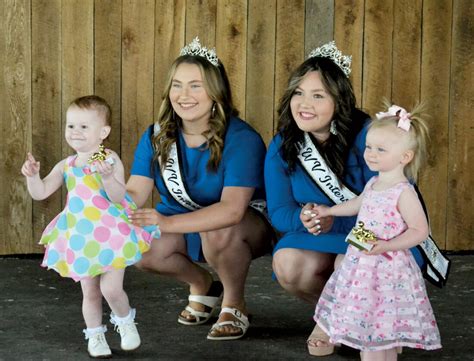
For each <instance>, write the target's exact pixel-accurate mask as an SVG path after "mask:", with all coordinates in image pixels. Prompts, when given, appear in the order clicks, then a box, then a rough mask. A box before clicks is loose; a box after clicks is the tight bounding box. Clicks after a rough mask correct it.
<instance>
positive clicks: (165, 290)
mask: <svg viewBox="0 0 474 361" xmlns="http://www.w3.org/2000/svg"><path fill="white" fill-rule="evenodd" d="M451 259H452V261H453V265H452V271H451V276H450V280H449V283H448V285H447V287H446V288H444V289H442V290H439V289H436V288H434V287H432V286H428V288H429V294H430V298H431V302H432V305H433V308H434V310H435V313H436V316H437V320H438V324H439V327H440V331H441V336H442V342H443V346H444V348H443V350H442V351H432V352H427V351H420V350H411V349H404V352H403V354H402V356H401V357H400V358H399V359H400V360H474V256H473V255H468V256H451ZM39 263H40V259H38V258H34V259H31V258H29V259H28V258H27V259H16V258H0V360H88V359H89V358H88V356H87V352H86V346H85V345H86V343H85V340H84V339H83V334H82V328H83V321H82V316H81V307H80V304H81V293H80V286H79V285H78V284H75V283H74V282H73V281H71V280H69V279H62V278H61V277H59V276H58V275H57V274H56V273H55V272H54V271H46V270H44V269H43V268H41V267H40V266H39ZM270 275H271V259H270V257H269V256H266V257H263V258H261V259H258V260H256V261H254V262H253V263H252V266H251V269H250V274H249V277H248V283H247V289H246V292H247V302H248V306H249V310H250V312H251V313H252V315H253V319H252V324H251V328H250V329H249V332H248V336H247V337H245V338H244V339H242V340H240V341H221V342H216V341H207V340H206V334H207V331H208V329H209V327H210V325H202V326H194V327H189V326H182V325H178V323H177V322H176V319H177V314H178V312H179V311H180V310H181V309H182V308H183V307H184V306H185V304H186V302H185V299H186V290H185V289H184V288H183V287H182V285H180V284H178V283H177V282H175V281H173V280H170V279H167V278H164V277H157V276H153V275H151V274H148V273H145V272H141V271H139V270H137V269H135V268H130V269H129V270H128V271H127V274H126V285H125V287H126V290H127V292H128V295H129V297H130V300H131V303H132V305H133V306H134V307H136V308H137V321H138V323H139V324H138V327H139V331H140V334H141V337H142V346H141V347H140V348H139V349H138V350H136V351H134V352H133V353H129V354H126V353H124V352H122V351H120V350H119V335H118V334H116V333H114V332H111V331H112V329H111V326H110V324H109V332H108V333H107V338H108V340H109V344H110V346H111V347H112V349H113V353H114V355H113V356H114V359H120V360H180V361H186V360H316V359H317V358H315V357H312V356H309V355H308V354H307V351H306V345H305V340H306V337H307V336H308V334H309V333H310V331H311V329H312V327H313V321H312V318H311V316H312V312H313V309H312V307H310V306H309V305H306V304H304V303H303V302H301V301H299V300H297V299H296V298H294V297H292V296H290V295H288V294H286V293H285V292H284V291H283V290H282V289H281V288H280V287H279V286H278V284H277V283H276V282H274V281H272V280H271V278H270ZM105 310H107V308H105ZM107 313H108V310H107ZM107 318H108V317H104V320H106V319H107ZM318 359H321V360H357V359H358V353H357V352H354V351H353V350H350V349H348V348H341V349H338V350H337V353H336V354H335V355H332V356H328V357H324V358H318Z"/></svg>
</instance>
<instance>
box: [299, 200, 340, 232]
mask: <svg viewBox="0 0 474 361" xmlns="http://www.w3.org/2000/svg"><path fill="white" fill-rule="evenodd" d="M327 208H328V207H326V206H323V205H317V204H314V203H306V204H305V206H304V207H303V208H302V210H301V213H300V220H301V223H303V226H304V227H305V228H306V229H307V230H308V232H309V233H311V234H314V235H315V236H317V235H319V234H320V233H321V232H322V233H327V232H329V231H330V230H331V228H332V224H333V222H334V218H333V217H332V216H325V217H323V216H322V215H321V213H325V210H326V209H327Z"/></svg>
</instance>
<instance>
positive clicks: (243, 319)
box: [207, 307, 250, 341]
mask: <svg viewBox="0 0 474 361" xmlns="http://www.w3.org/2000/svg"><path fill="white" fill-rule="evenodd" d="M223 313H230V314H231V315H232V316H234V317H235V318H236V319H237V320H234V321H222V322H216V323H215V324H213V325H212V327H211V330H210V331H209V333H208V334H207V339H208V340H214V341H226V340H238V339H239V338H242V337H244V336H245V334H246V333H247V330H248V329H249V326H250V322H249V319H248V317H247V316H245V315H244V314H243V313H242V312H240V311H239V310H238V309H237V308H233V307H224V308H223V309H222V310H221V312H220V314H223ZM222 326H233V327H237V328H240V330H241V331H242V332H241V333H239V334H237V335H227V336H212V335H211V334H212V331H214V330H216V329H218V328H219V327H222Z"/></svg>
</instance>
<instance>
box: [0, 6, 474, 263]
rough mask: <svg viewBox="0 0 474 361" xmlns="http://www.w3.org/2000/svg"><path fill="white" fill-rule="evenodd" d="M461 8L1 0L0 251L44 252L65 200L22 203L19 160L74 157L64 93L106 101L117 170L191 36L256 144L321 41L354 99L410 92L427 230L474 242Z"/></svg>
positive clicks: (465, 23)
mask: <svg viewBox="0 0 474 361" xmlns="http://www.w3.org/2000/svg"><path fill="white" fill-rule="evenodd" d="M453 4H454V5H453ZM30 7H31V9H30ZM473 18H474V14H473V2H472V1H470V0H436V1H431V0H430V1H423V0H414V1H409V0H392V1H390V0H387V1H380V0H295V1H290V0H265V1H264V0H236V1H232V0H209V1H208V0H176V1H173V0H3V1H0V69H1V71H0V131H1V132H2V134H6V135H7V136H5V137H4V139H3V141H2V142H0V174H1V175H2V176H1V177H0V179H1V181H0V182H1V183H0V187H2V189H3V190H4V192H2V194H3V195H2V196H1V202H2V203H1V207H0V219H1V223H0V225H1V226H2V228H3V229H4V230H6V231H5V232H3V233H2V236H1V237H0V254H15V253H31V252H43V249H42V247H40V246H38V245H37V244H36V243H37V240H38V238H39V236H40V232H41V231H42V230H43V228H44V226H45V225H46V223H47V222H49V221H50V220H51V218H52V217H53V216H54V215H55V214H56V213H57V212H59V211H60V209H62V207H63V206H64V204H63V203H64V202H63V201H61V195H60V193H59V192H58V194H55V195H53V196H51V197H50V198H49V199H48V200H46V201H42V202H33V201H32V200H31V199H30V197H29V195H28V193H27V191H26V187H25V182H24V179H23V177H22V176H21V174H20V167H21V164H22V163H23V160H24V154H25V153H26V151H27V150H30V149H31V150H33V152H34V153H35V155H36V154H37V156H38V157H39V158H41V159H40V160H41V163H42V169H41V173H42V176H44V175H45V174H46V173H47V172H48V171H49V170H50V169H51V167H52V166H53V165H54V164H55V163H56V162H57V161H58V160H60V159H61V158H63V157H64V156H66V155H69V154H71V153H72V150H70V149H69V147H68V146H67V145H66V143H65V141H64V135H63V134H64V128H63V122H64V121H63V119H64V118H65V110H66V109H65V108H66V106H67V105H68V104H69V102H70V101H71V100H72V99H73V98H75V97H77V96H80V95H85V94H91V93H93V92H95V93H97V94H99V95H101V96H104V97H105V98H106V99H107V100H108V101H109V102H110V103H111V106H112V108H113V112H114V119H113V122H114V123H113V128H114V129H113V133H112V135H111V139H110V142H109V145H110V146H111V147H112V148H113V149H115V150H116V151H119V152H120V151H121V155H122V159H123V161H124V164H125V168H126V171H127V172H128V170H129V167H130V165H131V162H132V159H133V153H134V150H135V147H136V144H137V142H138V139H139V137H140V136H141V134H142V133H143V131H144V130H145V128H146V127H147V126H148V125H149V124H150V123H151V122H152V121H153V120H154V117H153V116H154V115H156V112H157V111H158V107H159V104H160V103H161V95H162V90H163V86H164V80H165V77H166V75H167V72H168V69H169V66H170V64H171V62H172V61H173V60H174V59H175V57H176V56H177V55H178V52H179V49H180V48H181V47H182V46H183V45H184V43H187V42H189V41H191V40H192V38H193V37H194V36H199V37H200V38H201V41H202V43H203V44H204V45H206V46H210V47H213V46H214V45H216V48H217V52H218V55H219V57H220V58H221V59H222V61H223V62H224V64H225V66H226V69H227V71H228V73H229V77H230V81H231V86H232V89H233V92H234V99H235V103H236V106H237V107H238V108H239V110H240V111H241V114H242V117H243V118H245V119H246V120H248V121H249V123H251V124H252V125H253V126H254V127H255V128H256V129H257V131H259V132H260V133H261V134H262V136H263V138H264V139H265V141H266V142H268V141H269V140H270V139H271V137H272V135H273V123H274V121H276V118H275V108H276V107H277V105H278V100H279V98H280V97H281V93H282V92H283V89H284V87H285V86H286V81H287V78H288V74H289V73H290V72H291V70H293V69H294V68H295V67H296V66H297V65H298V64H299V63H300V62H301V61H302V60H303V59H304V54H308V53H309V51H310V50H312V49H313V48H314V47H316V46H319V45H321V44H323V43H325V42H327V41H329V40H332V39H333V38H334V39H335V40H336V43H337V45H338V47H339V48H340V49H341V50H342V51H343V52H344V53H349V54H351V55H353V63H352V75H351V79H352V83H353V85H354V90H355V93H356V97H357V98H358V104H361V105H362V107H363V108H365V109H366V110H368V111H369V112H371V113H372V114H373V113H374V112H375V111H378V110H379V109H380V107H381V102H382V98H383V97H387V98H389V99H390V98H392V99H393V100H394V101H395V102H400V103H402V104H401V105H405V106H408V107H411V105H412V104H413V102H414V101H415V100H416V99H417V98H418V95H420V98H421V99H423V100H426V101H427V102H428V110H429V113H430V114H431V115H432V118H431V119H429V122H430V128H431V130H432V147H433V149H434V150H435V153H434V157H433V159H432V161H431V163H430V165H429V166H428V168H427V169H425V170H424V172H423V175H424V177H423V178H422V179H421V182H420V188H421V190H422V192H423V194H424V197H425V201H426V203H427V205H428V209H429V210H430V218H431V226H432V230H433V234H434V236H435V237H436V239H437V241H438V243H439V245H440V246H441V248H443V249H449V250H473V249H474V237H473V236H472V234H473V233H474V232H473V225H472V219H473V214H472V212H473V211H472V209H471V207H470V204H472V197H471V196H470V194H471V192H470V187H471V186H472V184H473V179H472V174H473V173H472V172H471V171H470V165H471V163H472V154H473V146H472V144H473V139H472V127H471V125H470V124H471V123H470V122H471V120H470V119H471V113H472V109H473V99H474V94H473V80H472V74H473V72H474V69H473V63H472V54H473V46H472V39H473V37H474V34H473V25H472V22H473V20H472V19H473ZM30 34H31V35H30ZM30 37H31V39H30ZM185 40H186V41H185ZM303 49H304V50H303ZM303 53H304V54H303ZM448 94H449V96H448ZM63 193H64V190H63ZM155 194H156V193H155ZM157 199H158V197H156V196H154V200H153V203H152V202H149V203H148V204H147V205H148V206H151V205H152V204H153V205H154V204H155V202H156V201H157Z"/></svg>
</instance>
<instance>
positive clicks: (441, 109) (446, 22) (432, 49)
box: [419, 0, 474, 248]
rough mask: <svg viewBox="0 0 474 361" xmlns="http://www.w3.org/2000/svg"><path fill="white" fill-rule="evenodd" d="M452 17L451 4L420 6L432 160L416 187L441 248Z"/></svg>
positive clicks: (445, 1)
mask: <svg viewBox="0 0 474 361" xmlns="http://www.w3.org/2000/svg"><path fill="white" fill-rule="evenodd" d="M452 13H453V9H452V0H441V1H436V2H435V1H425V2H424V3H423V33H422V38H423V46H422V63H421V100H423V101H425V102H426V105H427V112H428V113H429V114H430V115H431V117H430V118H429V119H427V121H428V122H429V125H430V130H431V151H432V157H431V158H432V159H431V161H430V162H429V164H428V167H426V168H425V169H424V170H423V174H422V177H421V179H420V182H419V185H420V189H421V191H422V192H423V198H424V199H425V202H426V205H427V207H428V210H429V215H430V226H431V231H432V233H433V235H434V237H435V239H436V241H437V242H438V245H439V246H440V247H441V248H445V247H446V242H445V240H446V230H447V224H446V209H447V202H448V199H447V191H448V190H447V180H448V147H449V144H448V119H449V96H443V95H442V94H449V77H450V73H449V69H450V58H451V55H450V51H451V20H452ZM439 14H443V16H439ZM433 180H436V181H433ZM472 246H474V245H472Z"/></svg>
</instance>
